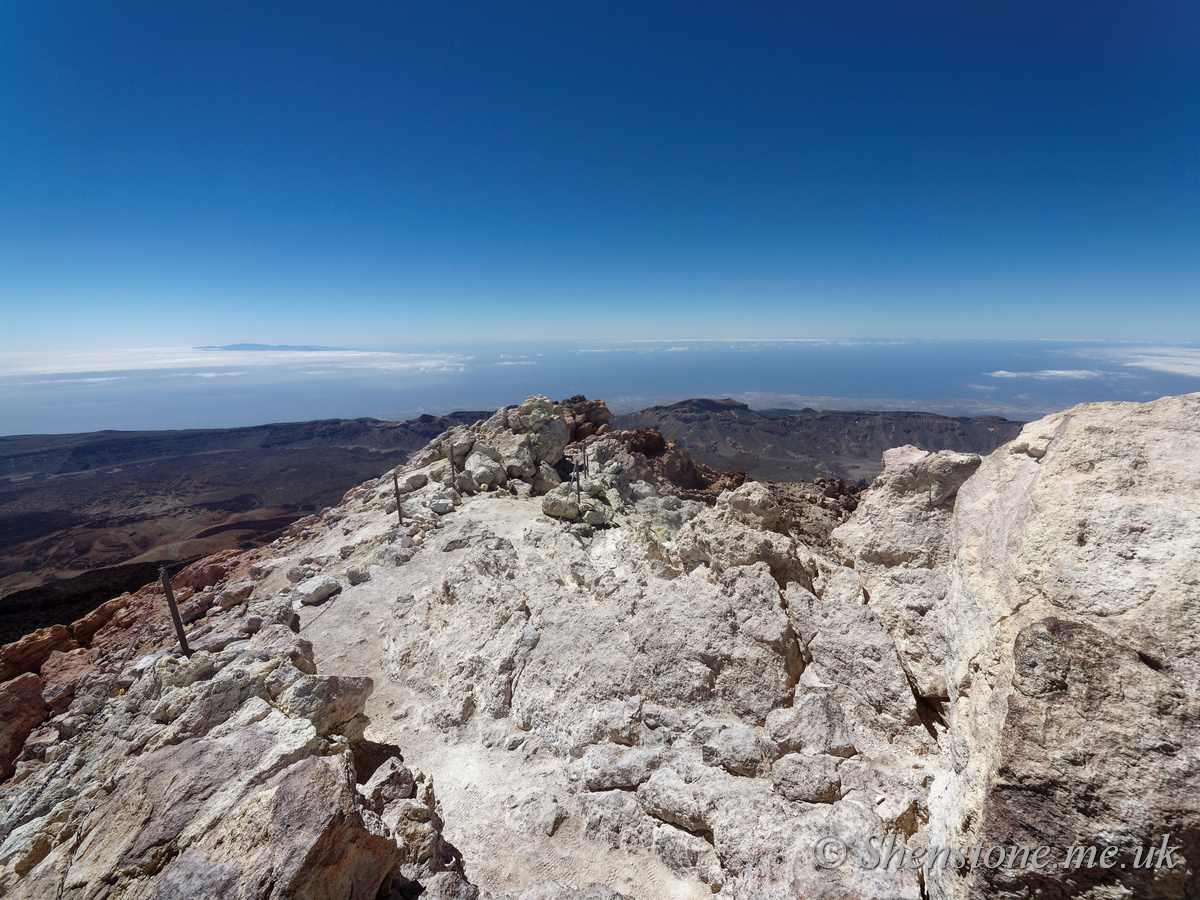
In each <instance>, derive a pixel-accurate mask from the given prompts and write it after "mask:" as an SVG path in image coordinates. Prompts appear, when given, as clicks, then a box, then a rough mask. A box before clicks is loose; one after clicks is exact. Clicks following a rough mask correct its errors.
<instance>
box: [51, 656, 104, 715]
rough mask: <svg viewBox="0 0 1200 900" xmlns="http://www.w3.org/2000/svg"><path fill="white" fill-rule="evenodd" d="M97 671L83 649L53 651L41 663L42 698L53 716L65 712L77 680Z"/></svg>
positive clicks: (96, 667) (73, 695)
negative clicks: (66, 651) (52, 712)
mask: <svg viewBox="0 0 1200 900" xmlns="http://www.w3.org/2000/svg"><path fill="white" fill-rule="evenodd" d="M98 671H99V667H98V666H97V665H96V664H95V663H94V662H93V661H92V656H91V652H90V651H88V650H87V649H86V648H84V647H80V648H78V649H76V650H72V651H70V652H69V653H64V652H62V651H61V650H55V651H54V652H53V653H51V654H50V656H49V657H47V659H46V661H45V662H44V663H42V685H43V688H42V698H43V699H44V700H45V701H46V702H47V703H49V704H50V708H51V709H52V710H54V712H55V714H58V713H61V712H65V711H66V709H67V707H69V706H70V705H71V701H72V700H73V699H74V698H75V685H77V684H78V683H79V679H80V678H82V677H83V676H84V675H89V674H91V673H92V672H98Z"/></svg>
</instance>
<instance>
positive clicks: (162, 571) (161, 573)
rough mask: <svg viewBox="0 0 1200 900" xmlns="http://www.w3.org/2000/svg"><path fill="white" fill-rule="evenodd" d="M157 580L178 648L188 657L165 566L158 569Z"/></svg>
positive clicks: (181, 625) (181, 621) (189, 654)
mask: <svg viewBox="0 0 1200 900" xmlns="http://www.w3.org/2000/svg"><path fill="white" fill-rule="evenodd" d="M158 578H159V581H161V582H162V589H163V593H164V594H166V595H167V606H168V607H169V608H170V610H171V621H173V622H174V623H175V634H177V635H178V636H179V647H180V649H182V650H183V655H184V656H189V657H190V656H191V655H192V651H191V650H189V649H188V645H187V637H186V636H185V635H184V633H183V620H182V619H180V618H179V607H178V606H176V605H175V595H174V594H173V593H171V579H170V578H168V577H167V567H166V566H161V567H160V568H159V570H158Z"/></svg>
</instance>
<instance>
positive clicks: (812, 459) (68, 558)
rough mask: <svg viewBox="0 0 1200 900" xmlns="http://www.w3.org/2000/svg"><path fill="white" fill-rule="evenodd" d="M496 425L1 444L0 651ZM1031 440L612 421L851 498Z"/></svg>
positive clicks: (708, 419) (895, 427)
mask: <svg viewBox="0 0 1200 900" xmlns="http://www.w3.org/2000/svg"><path fill="white" fill-rule="evenodd" d="M491 413H492V411H491V410H486V411H470V412H456V413H451V414H449V415H447V416H441V417H437V418H435V417H433V416H421V417H420V418H418V419H412V420H410V421H407V422H381V421H379V420H376V419H330V420H325V421H318V422H298V423H287V424H276V425H263V426H257V427H253V428H229V429H206V430H193V431H144V432H131V431H102V432H93V433H90V434H70V435H17V436H12V437H0V644H2V643H4V642H6V641H11V640H15V639H16V638H17V637H19V636H20V635H22V634H24V633H25V632H27V631H29V630H31V628H32V627H39V625H40V624H48V623H51V622H57V621H64V622H70V621H72V620H73V619H74V618H78V617H79V616H80V615H83V614H85V613H86V612H88V611H90V610H91V609H92V608H94V607H95V606H96V605H97V604H99V603H102V602H104V601H105V600H108V599H109V598H111V597H113V596H116V595H117V594H120V593H121V592H122V591H125V590H131V591H132V590H137V589H138V588H139V587H141V586H142V585H144V584H146V583H147V582H148V581H152V580H154V578H155V577H156V573H157V569H158V566H159V565H160V564H163V563H166V564H169V565H170V566H171V567H172V569H174V568H176V567H177V566H178V565H180V564H182V563H184V562H186V561H189V560H192V559H195V558H198V557H201V556H206V555H208V554H211V553H216V552H218V551H221V550H225V549H229V548H234V547H238V548H242V549H249V548H252V547H257V546H262V545H263V544H265V543H267V542H269V541H271V540H273V539H274V538H275V537H277V536H278V535H279V533H280V532H281V531H283V530H284V529H286V528H287V527H288V526H289V525H290V524H291V523H292V522H294V521H295V520H296V519H299V518H301V517H302V516H305V515H308V514H310V513H312V512H314V511H317V510H320V509H324V508H325V507H327V506H332V505H335V504H336V503H338V502H339V501H340V500H341V498H342V496H343V495H344V494H345V493H346V491H348V490H350V489H351V488H354V487H356V486H357V485H359V484H361V483H362V482H364V481H366V480H367V479H370V478H376V477H378V476H379V474H380V473H381V472H385V471H387V470H388V469H390V468H393V467H394V466H396V465H399V464H401V463H403V462H405V461H406V460H407V459H408V458H409V456H410V455H411V454H412V453H413V452H415V451H416V450H419V449H420V448H422V447H424V446H425V444H426V443H428V442H429V441H430V440H432V439H433V438H435V437H437V436H438V435H440V434H441V433H442V432H443V431H445V430H446V429H448V428H450V427H452V426H454V425H460V424H468V425H469V424H472V423H474V422H476V421H478V420H480V419H486V418H487V417H488V416H490V415H491ZM1021 424H1022V423H1019V422H1010V421H1008V420H1006V419H1002V418H998V417H994V416H980V417H976V418H973V419H968V418H947V417H945V416H938V415H934V414H932V413H921V412H883V413H881V412H867V411H855V412H831V411H823V412H817V411H816V410H811V409H806V410H765V411H760V412H755V411H754V410H751V409H750V408H749V407H747V406H746V405H745V404H742V403H738V402H736V401H733V400H687V401H684V402H681V403H675V404H671V405H668V406H655V407H652V408H650V409H644V410H641V411H640V412H637V413H633V414H630V415H625V416H614V417H613V418H612V426H613V428H614V429H634V428H654V429H657V430H659V431H661V432H662V434H663V435H664V436H665V437H666V438H667V439H668V440H670V441H674V442H675V443H676V444H677V445H678V446H679V447H680V448H682V449H684V450H686V451H688V452H689V453H690V454H691V456H692V457H693V458H694V459H695V460H696V461H697V462H701V463H704V464H705V465H708V466H710V467H712V468H713V469H716V470H717V471H742V472H746V473H748V474H749V475H750V476H751V477H753V478H755V479H757V480H760V481H780V482H798V481H808V480H811V479H812V478H814V477H818V476H821V477H824V478H826V479H837V478H841V479H843V480H844V481H846V482H848V483H851V484H854V483H856V482H858V483H863V482H868V481H870V480H871V479H873V478H874V477H875V475H877V474H878V473H879V472H880V471H881V469H882V464H881V456H882V454H883V451H884V450H886V449H888V448H890V447H897V446H901V445H903V444H915V445H916V446H918V447H921V448H922V449H925V450H931V451H936V450H942V449H949V450H960V451H973V452H977V453H988V452H990V451H991V450H993V449H995V448H996V447H998V446H999V445H1000V444H1002V443H1005V442H1006V441H1008V440H1011V439H1012V438H1013V437H1015V436H1016V434H1017V433H1018V432H1019V431H1020V429H1021Z"/></svg>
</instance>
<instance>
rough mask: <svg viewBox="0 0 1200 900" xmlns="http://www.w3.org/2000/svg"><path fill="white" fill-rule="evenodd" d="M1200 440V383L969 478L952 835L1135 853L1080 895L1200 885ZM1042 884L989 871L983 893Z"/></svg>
mask: <svg viewBox="0 0 1200 900" xmlns="http://www.w3.org/2000/svg"><path fill="white" fill-rule="evenodd" d="M1198 439H1200V395H1196V394H1192V395H1188V396H1185V397H1168V398H1164V399H1162V400H1158V401H1156V402H1154V403H1147V404H1134V403H1096V404H1084V405H1082V406H1078V407H1075V408H1074V409H1071V410H1067V411H1066V412H1063V413H1059V414H1057V415H1053V416H1049V417H1048V418H1046V419H1043V420H1041V421H1038V422H1033V423H1031V424H1029V425H1027V426H1026V427H1025V428H1024V430H1023V431H1022V432H1021V435H1020V437H1019V438H1018V439H1017V440H1015V441H1014V442H1013V443H1012V444H1011V445H1009V446H1008V447H1002V448H1000V449H999V450H997V451H996V452H995V453H993V454H991V455H990V456H989V457H988V458H987V459H985V460H984V462H983V464H982V465H981V466H980V468H979V471H978V472H977V473H976V474H975V476H974V477H972V478H971V479H970V480H969V481H968V482H966V484H964V485H963V487H962V488H961V489H960V491H959V497H958V501H957V507H956V512H955V516H954V521H953V523H952V527H951V530H950V544H949V550H950V555H951V563H950V572H949V576H950V577H949V594H948V600H947V626H948V629H947V630H948V636H949V653H948V658H947V662H948V667H947V680H948V686H949V697H950V704H949V711H948V715H947V719H948V721H949V723H950V725H951V727H952V728H953V730H954V732H955V733H956V735H958V736H960V741H961V743H960V744H959V746H958V751H957V753H956V763H957V765H956V766H955V768H956V774H955V776H954V778H953V779H952V780H951V782H950V783H949V785H948V787H947V790H946V792H945V794H944V795H942V796H941V797H940V798H938V800H937V805H938V808H939V812H938V815H937V817H936V819H935V822H936V825H937V828H938V833H939V837H940V839H942V840H943V841H945V842H949V841H951V840H961V841H962V842H963V843H968V842H969V843H975V842H976V841H979V840H982V841H984V842H985V844H999V843H1005V844H1009V843H1015V844H1033V845H1035V846H1036V845H1038V844H1045V845H1048V846H1054V847H1069V846H1072V845H1097V844H1099V845H1101V846H1110V845H1111V846H1118V847H1122V848H1129V852H1128V853H1123V855H1122V856H1121V858H1120V860H1119V862H1120V863H1125V864H1126V865H1127V866H1128V868H1127V869H1125V870H1121V869H1120V868H1119V867H1118V866H1117V865H1116V864H1115V865H1114V867H1113V869H1104V868H1102V867H1095V868H1093V869H1087V868H1084V869H1081V870H1078V871H1074V870H1073V871H1072V872H1071V875H1070V880H1069V883H1070V884H1071V885H1072V887H1071V891H1072V895H1074V896H1088V897H1101V896H1131V897H1138V898H1139V900H1140V898H1159V897H1177V896H1187V894H1188V893H1189V892H1192V893H1194V892H1195V891H1196V890H1197V889H1198V883H1197V877H1196V875H1195V874H1194V873H1195V872H1196V871H1197V868H1196V864H1197V861H1200V802H1197V796H1196V780H1195V773H1196V772H1197V771H1198V770H1200V632H1198V631H1197V629H1196V628H1195V627H1194V624H1195V623H1196V622H1197V621H1200V586H1198V576H1197V574H1196V573H1197V572H1198V571H1200V514H1198V512H1197V498H1200V470H1198V469H1197V467H1196V466H1195V464H1194V460H1195V452H1196V450H1195V448H1196V446H1197V441H1198ZM1168 834H1170V835H1171V838H1170V841H1169V844H1170V845H1174V846H1178V847H1180V848H1181V849H1180V850H1177V851H1176V854H1175V855H1176V857H1177V858H1179V857H1182V858H1183V859H1185V860H1186V865H1179V866H1176V867H1175V868H1172V869H1166V868H1160V869H1149V870H1147V869H1145V868H1136V869H1135V868H1134V867H1133V864H1132V863H1133V860H1132V858H1130V857H1131V856H1132V848H1134V847H1139V846H1140V847H1146V846H1148V845H1151V844H1153V845H1154V846H1155V847H1159V846H1161V843H1162V838H1163V837H1164V836H1165V835H1168ZM942 836H944V837H942ZM1143 861H1144V860H1143ZM1060 878H1062V876H1058V877H1056V878H1054V881H1055V882H1056V883H1057V884H1059V885H1065V883H1067V882H1066V881H1065V880H1059V879H1060ZM1046 880H1047V877H1046V876H1044V875H1039V874H1038V873H1035V872H1032V871H1023V870H1013V871H1007V870H997V871H995V872H993V871H992V870H983V871H980V872H978V873H976V882H975V885H974V886H973V887H972V888H971V890H972V891H974V892H976V893H977V894H979V895H986V896H1002V895H1009V894H1011V895H1014V896H1015V895H1017V894H1019V893H1020V892H1022V891H1027V890H1029V889H1030V888H1031V887H1032V886H1033V885H1037V884H1043V883H1045V881H1046ZM935 887H936V890H937V891H938V892H939V894H938V896H947V897H948V896H957V894H956V893H955V891H958V890H960V888H958V887H956V886H955V885H954V884H953V879H952V878H939V879H938V880H937V881H936V883H935ZM1058 889H1059V890H1061V891H1064V892H1065V890H1066V888H1065V886H1064V887H1059V888H1058ZM1119 891H1124V892H1125V893H1123V894H1119V893H1117V892H1119Z"/></svg>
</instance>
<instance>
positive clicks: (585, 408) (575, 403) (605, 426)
mask: <svg viewBox="0 0 1200 900" xmlns="http://www.w3.org/2000/svg"><path fill="white" fill-rule="evenodd" d="M554 411H555V412H556V413H558V414H559V415H560V416H562V417H563V421H565V422H566V423H567V443H568V444H573V443H575V442H576V441H582V440H583V439H584V438H587V437H591V436H592V435H593V434H596V435H600V434H608V432H609V431H611V430H612V426H611V425H610V424H609V421H610V420H611V419H612V413H611V412H609V410H608V407H607V406H606V405H605V404H604V401H603V400H589V399H588V398H587V397H585V396H583V394H576V395H575V396H574V397H572V398H571V399H570V400H562V401H560V402H558V403H555V404H554Z"/></svg>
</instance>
